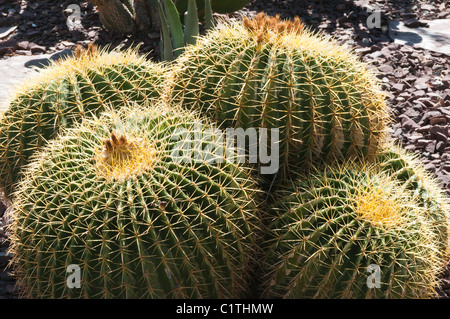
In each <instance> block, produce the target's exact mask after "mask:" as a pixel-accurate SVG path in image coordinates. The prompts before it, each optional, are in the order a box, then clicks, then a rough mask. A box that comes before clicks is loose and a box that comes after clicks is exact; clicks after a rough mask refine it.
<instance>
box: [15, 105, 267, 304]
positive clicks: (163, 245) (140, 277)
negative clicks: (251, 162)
mask: <svg viewBox="0 0 450 319" xmlns="http://www.w3.org/2000/svg"><path fill="white" fill-rule="evenodd" d="M106 114H107V115H105V116H104V117H102V118H100V119H98V120H91V119H86V120H85V121H84V122H83V125H82V126H79V127H77V128H75V129H70V130H68V131H67V132H66V134H65V135H64V137H61V138H60V139H55V140H53V141H52V142H51V143H50V144H49V145H47V146H46V147H45V148H44V150H43V152H42V153H40V154H38V155H36V157H35V161H33V162H32V164H30V166H29V167H28V169H27V172H26V174H25V175H26V176H25V178H24V179H23V180H22V181H21V182H20V185H19V186H18V191H17V192H16V193H15V195H16V197H15V204H14V218H13V223H12V225H11V228H10V229H11V231H12V238H13V239H12V246H11V247H12V248H11V252H12V253H13V255H14V259H13V263H12V264H13V265H14V269H15V273H16V275H17V278H18V282H19V286H20V287H21V288H22V290H23V294H24V296H26V297H32V298H66V297H67V298H231V297H240V296H241V295H242V294H243V293H245V287H246V280H245V276H246V273H247V270H248V269H247V266H248V263H249V261H250V260H251V259H252V249H251V247H252V245H253V241H254V240H253V232H254V231H256V230H257V228H256V227H257V226H256V225H257V223H256V221H257V220H258V219H257V216H256V214H257V213H256V204H255V198H256V197H255V190H254V186H255V185H254V182H253V181H252V179H251V178H250V172H249V170H248V168H246V167H244V166H243V164H235V163H233V162H232V161H230V160H229V158H223V160H222V161H216V162H214V161H205V160H204V161H201V160H198V158H197V159H195V157H190V156H187V157H183V159H182V157H179V158H178V157H174V154H178V153H176V152H177V151H176V149H177V148H178V147H179V146H180V143H181V144H183V145H185V146H186V145H187V146H189V147H187V148H185V147H182V149H183V150H184V151H185V152H186V153H183V154H184V155H186V154H188V155H191V152H192V153H195V152H197V151H199V150H201V151H204V152H205V153H204V154H205V156H208V155H211V156H216V154H217V153H208V152H211V151H210V150H212V149H216V148H217V147H219V148H220V147H223V146H221V144H216V143H215V142H214V140H212V139H211V140H210V141H207V140H206V139H205V140H204V141H203V142H202V143H201V144H202V145H201V147H200V146H196V145H194V144H192V143H191V142H192V141H191V140H189V138H188V136H187V135H183V134H185V133H186V132H188V133H189V134H195V133H196V132H197V133H199V132H200V133H201V132H204V131H206V130H203V129H202V128H204V126H202V124H201V122H200V121H199V120H198V119H197V118H196V117H194V116H193V115H192V114H184V113H179V112H176V111H174V110H173V109H170V110H169V109H167V108H165V107H161V108H159V109H158V108H152V109H151V110H145V111H142V109H140V110H138V111H133V110H131V111H130V110H129V111H127V112H123V113H120V114H118V115H117V114H114V113H106ZM197 130H198V131H197ZM110 132H112V133H110ZM180 134H181V135H180ZM204 134H206V133H204ZM174 136H178V137H177V138H173V137H174ZM180 136H184V137H183V138H181V137H180ZM185 143H187V144H185ZM181 159H182V160H181ZM69 265H78V266H79V267H80V269H81V285H80V288H72V289H68V287H67V285H66V278H67V273H66V269H67V267H68V266H69Z"/></svg>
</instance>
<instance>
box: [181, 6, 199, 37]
mask: <svg viewBox="0 0 450 319" xmlns="http://www.w3.org/2000/svg"><path fill="white" fill-rule="evenodd" d="M184 23H185V26H184V41H185V43H186V44H195V42H196V41H197V37H198V35H199V33H200V29H199V26H198V13H197V4H196V2H195V0H189V2H188V10H187V12H186V13H185V17H184Z"/></svg>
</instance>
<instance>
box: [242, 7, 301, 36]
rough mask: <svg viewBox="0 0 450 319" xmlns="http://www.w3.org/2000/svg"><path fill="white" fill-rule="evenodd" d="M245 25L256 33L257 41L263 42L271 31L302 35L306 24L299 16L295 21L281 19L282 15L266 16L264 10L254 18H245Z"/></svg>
mask: <svg viewBox="0 0 450 319" xmlns="http://www.w3.org/2000/svg"><path fill="white" fill-rule="evenodd" d="M243 25H244V27H245V28H246V29H247V30H249V31H250V32H253V33H254V34H255V35H256V42H258V43H261V42H262V41H263V40H264V38H265V36H267V35H269V34H270V33H275V34H277V35H278V34H281V33H286V34H289V33H292V34H297V35H301V34H302V33H303V29H304V24H303V22H301V21H300V19H299V17H295V19H294V21H291V20H281V19H280V15H279V14H277V15H276V16H275V17H271V16H266V15H265V13H264V12H260V13H258V14H257V15H256V17H255V18H253V19H251V20H250V19H247V18H246V17H244V18H243Z"/></svg>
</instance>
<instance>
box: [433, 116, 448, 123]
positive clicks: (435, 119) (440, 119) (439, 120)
mask: <svg viewBox="0 0 450 319" xmlns="http://www.w3.org/2000/svg"><path fill="white" fill-rule="evenodd" d="M443 123H447V119H446V118H445V116H435V117H432V118H430V124H431V125H436V124H443Z"/></svg>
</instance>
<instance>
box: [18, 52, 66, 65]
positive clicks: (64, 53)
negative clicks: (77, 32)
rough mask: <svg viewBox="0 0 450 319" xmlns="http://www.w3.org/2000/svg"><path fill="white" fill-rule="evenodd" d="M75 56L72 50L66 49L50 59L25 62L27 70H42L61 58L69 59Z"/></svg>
mask: <svg viewBox="0 0 450 319" xmlns="http://www.w3.org/2000/svg"><path fill="white" fill-rule="evenodd" d="M72 55H73V50H72V49H65V50H63V51H60V52H57V53H55V54H52V55H51V56H50V57H47V58H42V59H33V60H30V61H27V62H25V64H24V65H25V67H27V68H38V69H42V68H45V67H47V66H49V65H50V64H51V63H52V61H57V60H59V59H61V58H68V57H71V56H72Z"/></svg>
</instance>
